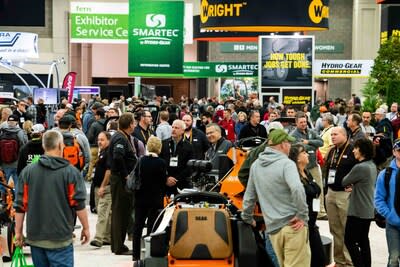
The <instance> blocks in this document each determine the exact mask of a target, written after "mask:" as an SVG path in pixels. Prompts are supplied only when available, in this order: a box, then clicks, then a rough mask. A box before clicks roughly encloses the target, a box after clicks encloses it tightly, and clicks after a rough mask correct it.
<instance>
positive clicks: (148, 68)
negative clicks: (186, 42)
mask: <svg viewBox="0 0 400 267" xmlns="http://www.w3.org/2000/svg"><path fill="white" fill-rule="evenodd" d="M183 15H184V2H183V1H144V0H130V2H129V39H128V54H129V57H128V60H129V61H128V72H129V75H131V76H153V77H157V76H158V77H165V76H167V77H168V76H182V74H183V67H182V65H183V34H184V33H183Z"/></svg>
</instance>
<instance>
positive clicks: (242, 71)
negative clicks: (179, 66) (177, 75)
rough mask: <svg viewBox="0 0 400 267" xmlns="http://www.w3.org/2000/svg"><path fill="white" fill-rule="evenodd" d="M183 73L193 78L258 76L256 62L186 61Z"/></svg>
mask: <svg viewBox="0 0 400 267" xmlns="http://www.w3.org/2000/svg"><path fill="white" fill-rule="evenodd" d="M183 74H184V76H185V77H191V78H208V77H257V75H258V64H257V63H256V62H249V63H247V62H185V63H184V65H183Z"/></svg>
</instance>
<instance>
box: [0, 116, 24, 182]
mask: <svg viewBox="0 0 400 267" xmlns="http://www.w3.org/2000/svg"><path fill="white" fill-rule="evenodd" d="M19 119H20V118H19V117H18V116H17V115H15V114H11V115H10V116H9V117H8V119H7V125H6V126H5V127H4V128H2V130H1V133H0V147H1V150H0V160H1V168H2V169H3V171H4V174H5V176H6V179H7V183H8V181H9V179H10V177H12V178H13V181H14V188H17V184H18V175H17V164H18V155H19V151H20V148H21V147H22V146H23V145H25V144H26V143H27V142H28V136H27V135H26V133H25V131H24V130H22V129H21V128H20V127H19V122H20V120H19Z"/></svg>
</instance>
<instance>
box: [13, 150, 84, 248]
mask: <svg viewBox="0 0 400 267" xmlns="http://www.w3.org/2000/svg"><path fill="white" fill-rule="evenodd" d="M19 182H20V184H21V185H22V186H18V187H17V192H16V200H15V203H14V208H15V209H16V212H18V213H27V217H26V223H27V224H26V232H27V239H28V240H29V241H31V243H30V244H34V242H40V241H53V242H59V243H62V244H65V241H69V240H70V241H71V242H72V232H73V230H74V215H73V209H74V210H82V209H84V208H85V199H86V187H85V184H84V181H83V178H82V177H81V175H80V173H79V171H78V169H76V168H75V167H73V166H72V165H70V164H69V161H67V160H65V159H63V158H59V157H51V156H47V155H42V156H41V157H40V159H39V161H38V162H37V163H32V164H30V165H28V166H26V167H25V168H24V169H23V170H22V172H21V175H20V176H19ZM53 248H54V247H53Z"/></svg>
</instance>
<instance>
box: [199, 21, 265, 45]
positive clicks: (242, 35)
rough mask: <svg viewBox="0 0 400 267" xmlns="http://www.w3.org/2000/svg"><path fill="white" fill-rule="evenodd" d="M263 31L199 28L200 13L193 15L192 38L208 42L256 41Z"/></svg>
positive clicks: (263, 33)
mask: <svg viewBox="0 0 400 267" xmlns="http://www.w3.org/2000/svg"><path fill="white" fill-rule="evenodd" d="M260 35H265V32H238V31H223V30H209V29H205V28H200V15H196V16H193V39H195V40H197V41H209V42H230V41H238V42H239V41H240V42H257V40H258V36H260Z"/></svg>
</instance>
